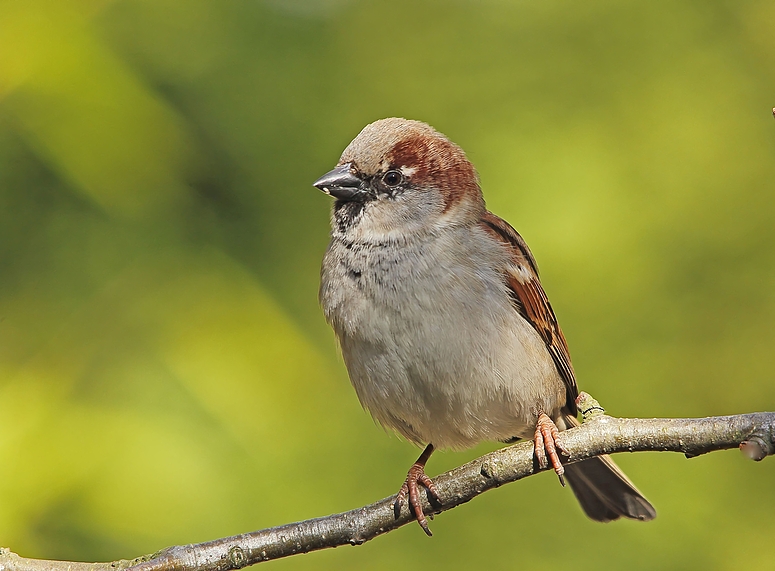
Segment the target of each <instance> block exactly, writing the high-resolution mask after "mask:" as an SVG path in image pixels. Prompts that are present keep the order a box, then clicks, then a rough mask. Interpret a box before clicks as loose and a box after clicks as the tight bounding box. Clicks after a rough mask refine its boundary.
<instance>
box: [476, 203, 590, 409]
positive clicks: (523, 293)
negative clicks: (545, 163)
mask: <svg viewBox="0 0 775 571" xmlns="http://www.w3.org/2000/svg"><path fill="white" fill-rule="evenodd" d="M481 224H482V226H483V228H485V229H486V230H487V231H488V232H489V233H490V234H491V235H492V236H494V237H496V238H497V239H498V240H500V241H502V242H503V243H505V244H506V245H508V246H509V248H510V250H511V253H512V261H513V264H512V267H511V268H509V270H508V272H507V274H506V279H507V283H508V285H509V288H510V289H511V293H512V296H513V301H514V305H515V307H516V309H517V311H519V313H520V314H521V315H522V317H524V318H525V319H527V320H528V321H529V322H530V324H531V325H532V326H533V327H534V328H535V330H536V331H537V332H538V334H539V335H540V336H541V339H543V340H544V343H546V348H547V349H548V350H549V353H550V354H551V356H552V359H553V360H554V364H555V365H556V366H557V370H558V371H559V372H560V376H561V377H562V379H563V381H565V392H566V395H567V402H566V405H565V406H566V407H567V408H568V409H569V410H570V412H571V413H572V414H574V415H575V414H576V397H577V396H578V392H579V390H578V387H577V386H576V375H575V374H574V372H573V366H572V365H571V362H570V353H569V352H568V344H567V342H566V341H565V337H564V336H563V334H562V330H561V329H560V325H559V324H558V323H557V317H555V315H554V311H553V310H552V305H551V304H550V303H549V299H548V298H547V297H546V293H545V292H544V288H543V287H541V282H540V281H539V280H538V266H537V265H536V262H535V259H534V258H533V254H531V253H530V249H529V248H528V247H527V244H526V243H525V241H524V240H523V239H522V236H520V235H519V233H518V232H517V231H516V230H514V228H512V227H511V225H509V223H508V222H506V221H505V220H502V219H500V218H498V217H497V216H495V215H494V214H492V213H491V212H486V213H485V214H484V215H483V216H482V218H481Z"/></svg>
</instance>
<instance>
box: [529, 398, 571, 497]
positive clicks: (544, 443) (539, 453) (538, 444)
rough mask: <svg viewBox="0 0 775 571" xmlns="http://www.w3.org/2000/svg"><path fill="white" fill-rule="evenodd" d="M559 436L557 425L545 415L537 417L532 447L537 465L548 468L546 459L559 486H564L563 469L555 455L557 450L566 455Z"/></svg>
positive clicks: (557, 456) (566, 452)
mask: <svg viewBox="0 0 775 571" xmlns="http://www.w3.org/2000/svg"><path fill="white" fill-rule="evenodd" d="M559 436H560V431H559V430H558V429H557V425H556V424H554V421H553V420H552V419H551V418H549V417H548V416H547V415H546V414H545V413H543V412H542V413H541V414H539V415H538V421H537V422H536V431H535V435H534V436H533V446H534V450H535V455H536V459H537V460H538V465H539V466H540V467H541V468H546V467H547V466H548V463H547V457H548V460H549V462H551V464H552V468H554V471H555V473H556V474H557V477H558V478H559V479H560V484H562V485H563V486H564V485H565V478H564V477H563V474H565V468H564V467H563V465H562V463H561V462H560V457H559V455H558V454H557V450H559V451H560V452H562V453H563V454H565V455H566V456H567V455H568V451H567V450H565V448H563V446H562V444H560V442H559V441H558V440H557V439H558V437H559Z"/></svg>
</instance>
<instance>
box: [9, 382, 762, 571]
mask: <svg viewBox="0 0 775 571" xmlns="http://www.w3.org/2000/svg"><path fill="white" fill-rule="evenodd" d="M585 399H586V400H585ZM580 409H581V410H582V411H583V412H584V416H585V422H584V424H583V425H582V426H581V427H579V428H576V429H572V430H568V431H565V432H563V433H562V434H561V440H562V442H563V444H564V446H565V447H566V448H567V449H568V451H569V452H570V457H569V458H568V459H567V462H568V463H570V462H577V461H580V460H584V459H586V458H590V457H592V456H597V455H600V454H613V453H617V452H641V451H647V450H650V451H670V452H681V453H683V454H685V455H686V456H687V457H693V456H697V455H700V454H705V453H707V452H712V451H714V450H725V449H729V448H738V447H739V448H740V449H741V450H742V451H743V453H744V454H745V455H746V456H747V457H749V458H751V459H753V460H761V459H763V458H764V457H765V456H768V455H772V454H775V413H773V412H762V413H753V414H741V415H735V416H718V417H711V418H695V419H658V418H655V419H636V418H629V419H628V418H613V417H610V416H607V415H605V414H603V411H602V409H601V408H600V407H599V405H597V403H596V402H595V401H594V400H593V399H591V398H590V397H588V395H585V396H584V398H583V399H582V401H581V402H580ZM539 471H541V470H540V469H539V468H538V466H537V464H536V462H535V461H534V457H533V447H532V443H531V442H520V443H518V444H515V445H513V446H508V447H506V448H503V449H501V450H498V451H496V452H492V453H490V454H486V455H484V456H482V457H480V458H477V459H476V460H474V461H472V462H469V463H468V464H465V465H463V466H460V467H459V468H455V469H454V470H451V471H449V472H447V473H444V474H440V475H439V476H436V477H435V478H434V482H435V483H436V487H437V489H438V491H439V494H440V496H441V498H442V500H443V505H441V506H435V505H431V504H430V503H428V501H427V498H423V502H424V509H425V510H426V513H437V514H438V513H441V512H444V511H447V510H450V509H452V508H454V507H457V506H459V505H460V504H463V503H466V502H468V501H470V500H472V499H473V498H475V497H476V496H478V495H479V494H481V493H483V492H486V491H487V490H491V489H493V488H497V487H499V486H501V485H503V484H506V483H509V482H514V481H516V480H520V479H522V478H525V477H527V476H531V475H533V474H535V473H537V472H539ZM393 500H394V498H393V497H389V498H385V499H382V500H380V501H378V502H376V503H373V504H371V505H369V506H364V507H362V508H358V509H355V510H351V511H348V512H343V513H339V514H334V515H330V516H326V517H321V518H316V519H311V520H307V521H301V522H297V523H291V524H287V525H282V526H279V527H273V528H269V529H263V530H260V531H254V532H250V533H244V534H242V535H237V536H233V537H227V538H223V539H217V540H214V541H209V542H206V543H200V544H193V545H182V546H175V547H169V548H167V549H164V550H162V551H160V552H158V553H156V554H153V555H149V556H145V557H141V558H138V559H134V560H131V561H127V560H122V561H114V562H110V563H72V562H63V561H47V560H37V559H26V558H23V557H19V556H18V555H16V554H14V553H11V552H10V551H9V550H7V549H0V571H107V570H114V571H115V570H127V569H131V571H228V570H230V569H240V568H242V567H245V566H248V565H253V564H256V563H260V562H263V561H269V560H271V559H278V558H280V557H287V556H290V555H295V554H297V553H307V552H309V551H315V550H318V549H325V548H328V547H337V546H339V545H347V544H349V545H360V544H362V543H364V542H366V541H369V540H370V539H373V538H375V537H377V536H378V535H381V534H383V533H387V532H389V531H391V530H393V529H396V528H397V527H400V526H402V525H406V524H407V523H409V522H411V521H412V517H411V516H410V514H409V512H408V509H407V507H406V506H404V507H403V509H402V510H401V513H400V514H399V516H398V517H396V516H395V514H394V512H393Z"/></svg>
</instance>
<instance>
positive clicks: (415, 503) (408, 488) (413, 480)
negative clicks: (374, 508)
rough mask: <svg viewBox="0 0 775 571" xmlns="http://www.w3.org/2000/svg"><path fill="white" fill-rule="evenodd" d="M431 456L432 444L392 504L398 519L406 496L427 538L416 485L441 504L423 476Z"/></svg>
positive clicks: (431, 486) (428, 480)
mask: <svg viewBox="0 0 775 571" xmlns="http://www.w3.org/2000/svg"><path fill="white" fill-rule="evenodd" d="M550 422H551V421H550ZM431 454H433V444H428V446H426V447H425V450H423V452H422V454H420V457H419V458H418V459H417V462H415V463H414V464H412V467H411V468H409V472H408V473H407V474H406V480H405V481H404V485H403V486H401V489H400V490H399V491H398V495H397V496H396V501H395V503H394V504H393V510H394V511H395V514H396V517H398V516H399V514H400V513H401V506H402V505H403V504H404V500H405V499H406V496H407V495H408V496H409V509H410V510H411V511H412V513H414V516H415V517H416V518H417V523H419V524H420V527H421V528H422V529H423V531H424V532H425V533H426V534H428V535H429V536H430V535H433V534H432V533H431V530H430V529H429V528H428V520H427V519H425V513H424V512H423V511H422V502H421V501H420V491H419V486H418V484H419V485H420V486H422V487H423V488H425V489H426V490H428V495H429V496H430V499H432V500H436V501H437V502H439V503H441V498H439V493H438V492H437V491H436V486H435V485H434V484H433V481H432V480H431V479H430V478H429V477H428V476H427V475H426V474H425V464H426V463H427V462H428V458H430V457H431Z"/></svg>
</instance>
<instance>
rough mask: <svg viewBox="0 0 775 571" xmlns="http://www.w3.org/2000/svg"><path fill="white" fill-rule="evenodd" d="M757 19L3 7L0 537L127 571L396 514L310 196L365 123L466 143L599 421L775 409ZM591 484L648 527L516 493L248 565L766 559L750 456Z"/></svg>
mask: <svg viewBox="0 0 775 571" xmlns="http://www.w3.org/2000/svg"><path fill="white" fill-rule="evenodd" d="M774 25H775V3H773V2H771V1H769V0H760V1H736V0H728V1H713V2H710V1H706V0H703V1H700V0H697V1H671V2H642V1H641V2H634V1H606V0H590V1H588V2H583V3H571V2H556V1H551V0H547V1H542V2H524V1H518V2H517V1H515V2H506V1H497V0H489V1H479V2H475V1H473V0H470V1H463V0H459V1H454V2H441V1H423V2H410V1H390V2H389V1H384V0H379V1H378V0H374V1H363V2H359V1H355V0H352V1H348V0H264V1H260V0H252V1H247V0H210V1H205V0H177V1H172V0H113V1H111V0H81V1H77V0H70V1H64V0H49V1H45V0H25V1H16V0H3V1H2V2H0V545H3V546H6V547H10V548H12V549H13V550H14V551H16V552H18V553H20V554H22V555H25V556H28V557H39V558H72V559H78V560H109V559H114V558H129V557H134V556H137V555H140V554H143V553H148V552H152V551H155V550H157V549H160V548H162V547H165V546H167V545H171V544H180V543H190V542H198V541H204V540H208V539H213V538H217V537H221V536H226V535H231V534H235V533H239V532H244V531H249V530H253V529H259V528H263V527H267V526H272V525H277V524H282V523H287V522H291V521H295V520H299V519H305V518H309V517H315V516H321V515H325V514H328V513H332V512H338V511H342V510H346V509H351V508H354V507H357V506H360V505H363V504H366V503H369V502H371V501H374V500H377V499H379V498H382V497H385V496H387V495H389V494H392V493H394V492H395V491H397V489H398V487H399V485H400V483H401V481H402V480H403V477H404V475H405V472H406V469H407V468H408V467H409V465H410V464H411V462H412V461H413V460H414V459H415V457H416V455H417V453H418V451H417V450H416V449H415V448H413V447H412V446H411V445H409V444H407V443H405V442H403V441H401V440H399V439H398V438H396V437H394V436H389V435H387V434H385V433H384V432H383V431H382V430H381V429H380V428H378V427H376V426H375V425H374V424H373V422H372V421H371V419H370V418H369V417H368V415H367V414H366V413H364V412H363V411H362V410H361V408H360V406H359V404H358V402H357V399H356V397H355V394H354V392H353V391H352V389H351V388H350V386H349V382H348V380H347V376H346V372H345V370H344V367H343V365H342V362H341V358H340V357H339V355H338V351H337V348H336V345H335V341H334V338H333V335H332V334H331V333H330V331H329V330H328V327H327V326H326V324H325V323H324V320H323V317H322V315H321V312H320V310H319V308H318V306H317V285H318V270H319V263H320V259H321V256H322V254H323V251H324V249H325V246H326V243H327V234H328V211H329V207H330V199H329V198H328V197H326V196H324V195H323V194H322V193H320V192H318V191H316V190H315V189H314V188H312V187H311V186H310V184H311V182H312V181H313V180H314V179H315V178H317V176H319V175H320V174H323V173H324V172H326V171H327V170H329V169H330V168H332V167H333V165H334V164H335V163H336V161H337V159H338V157H339V154H340V153H341V151H342V149H343V148H344V146H345V145H346V144H347V143H348V142H349V141H350V139H352V138H353V137H354V136H355V135H356V134H357V133H358V131H359V130H360V129H361V128H362V127H363V126H364V125H365V124H366V123H369V122H371V121H373V120H375V119H378V118H381V117H386V116H391V115H398V116H405V117H410V118H415V119H421V120H424V121H427V122H429V123H431V124H432V125H434V126H435V127H436V128H438V129H439V130H440V131H442V132H444V133H446V134H447V135H448V136H449V137H451V138H452V139H453V140H454V141H456V142H457V143H459V144H460V145H461V146H462V147H463V148H464V149H466V151H467V152H468V154H469V157H470V158H471V159H472V160H473V162H474V163H475V164H476V166H477V168H478V170H479V173H480V175H481V179H482V184H483V188H484V191H485V196H486V198H487V200H488V204H489V206H490V208H491V209H492V210H493V211H495V212H496V213H497V214H499V215H501V216H503V217H504V218H506V219H507V220H509V221H510V222H511V223H512V224H513V225H514V226H515V227H516V228H517V229H519V230H520V231H521V232H522V234H523V235H524V236H525V238H526V239H527V241H528V243H529V244H530V245H531V247H532V248H533V252H534V253H535V254H536V256H537V258H538V261H539V264H540V266H541V268H542V270H543V273H542V276H543V282H544V285H545V287H546V289H547V291H548V292H549V295H550V296H551V299H552V301H553V304H554V307H555V309H556V311H557V313H558V315H559V318H560V321H561V323H562V325H563V328H564V330H565V333H566V336H567V338H568V340H569V343H570V347H571V352H572V354H573V357H574V363H575V366H576V370H577V373H578V378H579V384H580V386H581V388H582V389H585V390H588V391H589V392H591V393H592V394H593V395H595V396H596V397H597V398H598V399H599V400H600V401H601V402H602V403H603V405H604V406H606V407H607V408H608V410H609V411H610V412H611V413H612V414H615V415H618V416H643V417H649V416H708V415H716V414H731V413H742V412H753V411H758V410H773V409H775V382H773V381H774V380H775V379H774V377H775V373H773V364H775V354H774V352H773V346H775V325H773V324H774V323H775V249H773V247H772V243H773V240H774V239H775V196H773V192H775V162H774V161H773V155H774V154H775V121H773V119H772V117H771V116H770V109H771V107H772V106H773V105H775V75H774V74H773V69H775V34H774V33H773V26H774ZM494 447H495V445H482V446H481V447H480V448H478V449H477V450H470V451H466V452H461V453H439V454H437V455H435V456H434V458H433V459H432V460H431V463H430V465H429V473H431V474H436V473H438V472H440V471H443V470H445V469H448V468H451V467H453V466H455V465H458V464H460V463H463V462H464V461H467V460H470V459H472V458H474V457H475V456H476V455H477V454H480V453H482V452H484V451H486V450H491V449H493V448H494ZM619 462H620V463H621V464H622V465H623V466H624V467H625V468H626V469H627V471H628V473H629V474H630V476H631V477H632V478H633V480H635V481H636V483H637V484H638V485H639V487H640V488H641V489H642V490H643V491H644V492H645V494H646V495H647V496H648V497H649V498H650V499H651V500H652V502H653V503H654V504H655V505H656V506H657V510H658V512H659V517H658V518H657V520H656V521H655V522H653V523H649V524H640V523H634V522H617V523H614V524H609V525H601V524H596V523H593V522H591V521H588V520H587V519H586V518H585V517H584V516H583V515H582V513H581V510H580V508H579V507H578V506H577V505H576V503H575V500H574V498H573V496H572V494H571V492H570V491H569V490H567V489H561V488H560V487H559V486H558V485H557V482H556V478H553V477H552V476H551V475H550V474H544V475H541V476H538V477H535V478H529V479H528V480H525V481H523V482H520V483H517V484H514V485H511V486H507V487H506V488H503V489H500V490H497V491H493V492H490V493H488V494H486V495H485V496H483V497H481V498H479V499H477V500H476V501H474V502H472V503H471V504H469V505H466V506H463V507H461V508H459V509H456V510H454V511H453V512H450V513H447V514H444V515H443V516H441V517H439V518H437V519H436V520H435V521H434V522H432V528H433V530H434V532H435V535H434V537H433V539H431V540H429V539H427V538H426V537H425V536H424V534H423V533H422V532H421V531H420V530H419V529H418V528H417V527H416V526H414V525H412V526H408V527H405V528H402V529H400V530H398V531H396V532H393V533H391V534H389V535H387V536H385V537H381V538H378V539H377V540H375V541H373V542H371V543H368V544H366V545H365V546H363V547H359V548H357V549H352V548H341V549H337V550H329V551H326V552H319V553H314V554H310V555H304V556H297V557H293V558H290V559H287V560H283V561H278V562H274V563H270V564H269V565H270V566H273V567H274V568H277V569H348V568H351V569H359V568H369V569H399V568H400V569H420V568H428V567H435V566H439V567H441V566H443V567H447V568H455V569H457V568H459V569H465V568H471V567H473V566H478V567H485V568H488V569H511V568H526V569H530V568H536V567H538V566H539V565H542V566H548V565H551V566H554V567H557V566H559V565H561V564H562V565H563V566H568V567H573V568H575V569H580V570H586V569H599V568H606V569H635V570H637V569H644V570H645V569H649V570H650V569H682V570H692V569H702V570H708V569H743V568H745V569H772V568H773V565H775V564H774V563H773V560H772V553H771V549H766V548H765V546H771V545H772V542H773V537H775V518H773V513H775V485H774V484H775V461H773V460H772V459H768V460H765V461H764V462H763V463H761V464H754V463H753V462H750V461H747V460H745V459H744V458H743V457H742V455H741V454H739V453H738V452H737V451H728V452H722V453H715V454H712V455H709V456H706V457H700V458H697V459H693V460H686V459H685V458H683V457H682V456H680V455H677V454H657V453H651V454H637V455H631V456H630V455H627V456H619ZM582 554H583V555H582ZM590 554H592V555H590Z"/></svg>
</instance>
